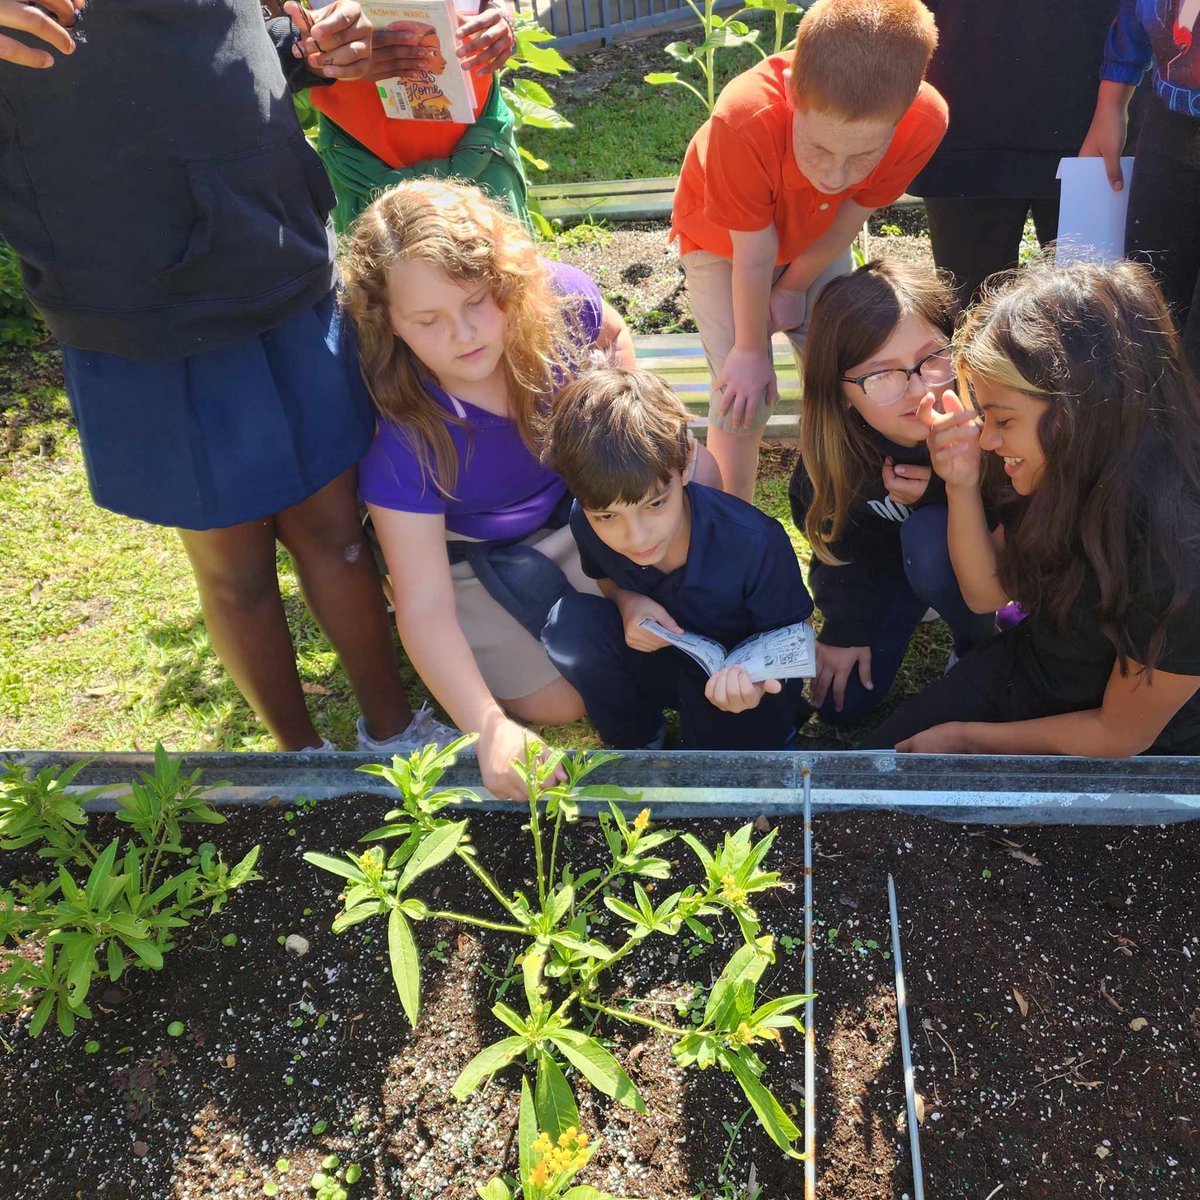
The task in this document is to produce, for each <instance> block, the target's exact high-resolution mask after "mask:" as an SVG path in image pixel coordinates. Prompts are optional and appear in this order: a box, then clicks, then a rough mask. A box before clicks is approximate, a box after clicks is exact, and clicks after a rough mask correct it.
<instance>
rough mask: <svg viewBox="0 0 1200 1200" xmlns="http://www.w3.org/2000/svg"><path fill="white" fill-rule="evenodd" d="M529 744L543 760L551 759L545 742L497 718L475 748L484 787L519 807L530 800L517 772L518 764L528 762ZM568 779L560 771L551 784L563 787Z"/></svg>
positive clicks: (504, 719)
mask: <svg viewBox="0 0 1200 1200" xmlns="http://www.w3.org/2000/svg"><path fill="white" fill-rule="evenodd" d="M526 743H528V745H529V749H530V750H531V751H532V752H534V753H536V754H539V755H540V756H541V757H542V758H543V759H546V758H548V757H549V755H550V751H549V749H548V748H547V747H546V746H545V745H544V744H543V743H542V741H541V739H539V738H538V737H537V736H536V735H535V734H533V733H530V731H529V730H528V729H526V728H525V727H524V726H522V725H518V724H517V723H516V721H510V720H509V719H508V718H507V717H503V716H499V717H497V718H496V720H495V722H494V723H493V724H490V725H488V726H487V727H486V728H485V729H483V730H482V732H481V733H480V734H479V742H478V744H477V745H476V747H475V757H476V760H477V761H478V763H479V774H480V777H481V778H482V780H483V786H484V787H485V788H487V790H488V791H489V792H491V793H492V795H493V796H496V797H497V798H498V799H500V800H513V801H515V802H516V803H518V804H524V803H526V802H527V801H528V800H529V791H528V789H527V788H526V787H525V781H524V780H523V779H522V778H521V776H520V775H518V774H517V772H516V770H515V769H514V768H513V763H514V762H521V761H523V760H524V758H525V747H526ZM565 779H566V774H565V772H564V771H563V769H562V768H561V767H559V768H558V769H557V770H556V771H555V772H554V775H553V776H552V777H551V782H552V783H562V782H563V781H564V780H565Z"/></svg>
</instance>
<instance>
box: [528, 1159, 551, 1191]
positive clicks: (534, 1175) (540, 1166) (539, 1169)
mask: <svg viewBox="0 0 1200 1200" xmlns="http://www.w3.org/2000/svg"><path fill="white" fill-rule="evenodd" d="M549 1175H550V1172H549V1171H548V1170H547V1168H546V1164H545V1163H544V1162H540V1163H537V1164H536V1165H535V1166H534V1168H533V1170H532V1171H530V1172H529V1182H530V1183H532V1184H533V1185H534V1186H535V1187H541V1186H542V1185H543V1184H544V1183H545V1182H546V1180H547V1179H548V1177H549Z"/></svg>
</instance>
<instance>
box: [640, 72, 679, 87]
mask: <svg viewBox="0 0 1200 1200" xmlns="http://www.w3.org/2000/svg"><path fill="white" fill-rule="evenodd" d="M643 78H644V79H645V81H646V82H647V83H654V84H663V83H682V82H683V80H682V79H680V78H679V72H678V71H651V72H650V74H649V75H645V76H643Z"/></svg>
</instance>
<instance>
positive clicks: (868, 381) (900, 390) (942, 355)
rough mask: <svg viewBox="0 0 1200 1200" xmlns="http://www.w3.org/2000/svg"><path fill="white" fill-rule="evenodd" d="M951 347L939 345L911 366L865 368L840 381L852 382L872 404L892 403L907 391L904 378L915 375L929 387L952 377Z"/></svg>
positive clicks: (938, 385)
mask: <svg viewBox="0 0 1200 1200" xmlns="http://www.w3.org/2000/svg"><path fill="white" fill-rule="evenodd" d="M953 353H954V347H953V346H943V347H942V348H941V349H940V350H934V351H933V352H932V353H931V354H927V355H925V357H924V358H923V359H921V361H920V362H919V363H917V365H916V366H915V367H888V368H887V369H886V370H883V371H868V372H867V374H866V375H857V376H855V377H854V378H851V377H850V376H848V375H843V376H841V381H842V382H843V383H853V384H855V385H856V386H857V387H859V388H861V389H862V392H863V395H864V396H866V397H867V399H868V400H870V401H872V402H873V403H875V404H879V405H884V404H895V403H896V401H897V400H899V399H901V398H902V397H903V396H904V394H905V393H906V392H907V391H908V381H909V380H910V379H911V378H912V377H913V376H914V375H916V376H918V377H919V378H920V379H921V381H922V382H923V383H927V384H929V386H930V387H941V386H942V384H944V383H949V382H950V381H951V380H952V379H953V378H954V360H953Z"/></svg>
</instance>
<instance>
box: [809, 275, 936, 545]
mask: <svg viewBox="0 0 1200 1200" xmlns="http://www.w3.org/2000/svg"><path fill="white" fill-rule="evenodd" d="M956 308H957V303H956V300H955V296H954V289H953V288H952V287H951V286H950V285H949V284H948V283H947V282H946V281H945V280H943V279H942V278H940V277H939V276H938V275H936V274H934V273H933V272H931V271H927V270H923V269H921V268H919V267H913V266H906V265H905V264H903V263H895V262H869V263H867V265H866V266H865V267H861V268H860V269H859V270H857V271H855V272H854V273H853V274H852V275H844V276H842V277H841V278H840V279H835V280H833V281H832V282H831V283H830V284H828V286H826V288H825V289H824V291H822V292H821V295H820V298H819V299H818V300H817V303H816V305H815V307H814V308H813V316H812V322H811V324H810V326H809V332H808V342H807V345H806V346H805V353H804V394H803V400H802V411H801V417H800V447H801V454H802V455H803V457H804V467H805V469H806V470H807V471H808V477H809V479H810V480H811V481H812V487H813V499H812V503H811V504H810V505H809V508H808V513H807V515H806V517H805V519H804V533H805V536H806V537H807V538H808V540H809V543H810V544H811V546H812V549H813V553H814V554H815V555H816V556H817V557H818V558H819V559H820V560H821V561H822V562H824V563H829V564H830V565H831V566H837V565H839V564H840V560H839V559H838V558H837V557H836V555H834V553H833V550H832V547H833V545H834V543H835V542H837V540H838V539H839V538H840V537H841V536H842V534H843V532H844V531H845V528H846V520H847V517H848V515H849V512H850V506H851V505H852V504H853V503H854V498H855V496H857V495H858V492H859V489H860V488H861V487H862V486H863V483H864V481H865V479H866V477H867V475H868V474H870V473H878V472H879V470H880V466H881V460H880V454H879V451H878V449H877V448H876V447H875V446H874V445H873V444H872V442H871V440H870V433H869V427H868V426H867V424H866V422H865V421H863V420H862V418H861V417H859V415H858V414H857V412H855V410H854V409H853V408H852V407H851V406H850V405H849V404H848V403H847V401H846V394H845V391H844V389H843V385H842V376H843V375H845V374H846V372H847V371H849V370H850V369H851V367H854V366H857V365H858V364H859V363H862V362H866V361H867V360H868V359H869V358H870V357H871V355H872V354H874V353H875V352H876V351H877V350H878V349H879V348H880V347H881V346H882V345H883V344H884V343H885V342H886V341H887V340H888V338H889V337H891V336H892V333H893V332H894V330H895V328H896V326H897V325H899V323H900V322H901V321H902V320H903V319H904V318H905V317H910V316H912V317H917V318H919V319H920V320H922V321H924V322H925V323H926V324H927V325H929V326H930V327H931V328H933V329H935V330H939V331H941V332H942V333H943V334H945V336H946V341H947V343H949V341H950V334H951V331H952V330H953V328H954V315H955V311H956Z"/></svg>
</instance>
